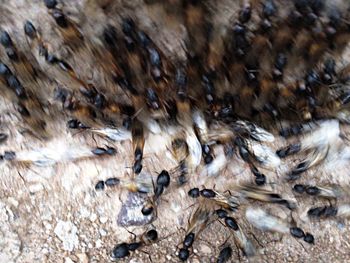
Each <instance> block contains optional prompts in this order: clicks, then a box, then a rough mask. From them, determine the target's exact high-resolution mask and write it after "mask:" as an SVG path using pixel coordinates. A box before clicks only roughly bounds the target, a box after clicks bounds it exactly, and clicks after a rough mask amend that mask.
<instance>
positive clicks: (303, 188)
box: [293, 184, 345, 199]
mask: <svg viewBox="0 0 350 263" xmlns="http://www.w3.org/2000/svg"><path fill="white" fill-rule="evenodd" d="M293 190H294V191H295V192H296V193H298V194H303V193H305V194H308V195H311V196H316V197H323V198H327V199H338V198H340V197H342V196H344V195H345V193H344V191H343V190H342V189H341V188H340V187H339V186H337V185H330V186H310V185H303V184H296V185H294V186H293Z"/></svg>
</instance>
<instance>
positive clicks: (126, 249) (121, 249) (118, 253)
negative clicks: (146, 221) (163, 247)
mask: <svg viewBox="0 0 350 263" xmlns="http://www.w3.org/2000/svg"><path fill="white" fill-rule="evenodd" d="M157 240H158V232H157V231H156V230H155V229H151V230H148V231H146V232H145V233H143V234H142V235H141V237H140V238H139V241H137V242H132V243H120V244H117V245H116V246H115V247H114V248H113V250H112V252H111V255H110V258H111V260H112V261H116V260H119V259H122V258H126V257H128V256H130V252H132V251H135V250H137V249H140V248H142V247H145V246H149V245H151V244H153V243H155V242H156V241H157Z"/></svg>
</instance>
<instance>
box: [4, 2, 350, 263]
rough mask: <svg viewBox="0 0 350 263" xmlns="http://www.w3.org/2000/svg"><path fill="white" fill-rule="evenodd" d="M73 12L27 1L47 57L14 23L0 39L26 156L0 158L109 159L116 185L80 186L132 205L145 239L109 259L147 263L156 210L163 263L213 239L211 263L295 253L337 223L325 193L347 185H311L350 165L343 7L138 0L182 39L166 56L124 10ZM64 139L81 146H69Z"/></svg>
mask: <svg viewBox="0 0 350 263" xmlns="http://www.w3.org/2000/svg"><path fill="white" fill-rule="evenodd" d="M81 2H82V4H81V6H79V7H78V9H79V11H81V13H82V14H81V17H80V19H75V18H74V16H73V15H72V14H71V12H69V10H70V5H71V4H70V3H69V1H56V0H43V1H42V3H41V4H42V5H43V6H44V7H45V12H46V15H47V16H48V18H49V19H50V21H51V22H52V26H53V27H54V28H55V33H56V35H57V38H58V39H59V41H60V42H59V43H61V45H62V48H61V49H60V48H57V47H54V46H55V43H54V41H53V40H52V39H51V38H50V36H48V35H47V31H46V30H43V25H40V23H39V20H34V19H33V20H29V19H28V20H25V21H24V22H23V27H22V28H21V29H20V30H21V33H18V34H21V35H22V38H24V39H25V46H22V44H21V41H19V40H18V39H19V38H17V36H16V32H20V31H19V29H16V30H7V29H6V30H5V29H4V30H3V29H2V30H1V32H0V44H1V46H0V54H1V57H0V92H1V96H2V98H3V99H4V100H5V101H7V102H9V103H11V104H13V105H14V108H15V113H14V115H15V116H18V117H19V119H20V120H22V121H21V125H23V127H21V129H20V132H21V133H22V134H24V135H25V136H27V137H28V138H30V139H28V140H33V141H34V140H39V142H40V143H41V146H40V147H34V148H32V147H27V146H26V145H24V146H23V147H20V148H16V147H12V146H13V145H11V144H7V139H8V135H7V133H6V132H5V131H4V132H3V131H2V130H1V133H0V144H1V147H3V145H5V146H6V147H8V148H6V149H5V148H4V149H3V148H1V151H2V152H0V154H1V155H0V160H1V162H3V163H4V165H8V166H15V167H16V166H19V165H21V166H24V169H30V167H31V166H38V167H47V166H58V165H61V164H67V163H74V164H75V163H79V162H92V161H96V162H97V161H99V162H103V164H104V165H105V164H107V163H108V164H110V163H113V162H114V163H115V162H116V160H117V158H118V160H120V159H121V160H122V161H124V163H120V164H119V163H118V165H119V166H120V167H123V166H125V167H124V168H125V169H124V168H123V169H124V170H125V173H122V174H120V172H119V171H118V173H119V174H114V172H113V175H109V177H107V176H105V177H103V176H101V177H99V178H94V182H92V183H91V187H90V189H91V190H92V191H93V192H94V194H95V197H96V198H101V196H103V193H106V195H108V193H110V192H112V191H113V192H116V191H117V192H118V193H122V194H123V193H128V194H129V196H133V195H134V196H136V195H137V196H141V197H140V198H141V199H140V200H141V201H140V202H141V206H140V207H139V208H138V209H137V212H135V215H133V216H134V217H135V218H137V217H140V218H143V219H144V218H146V219H147V220H146V219H145V221H142V222H144V224H146V225H148V226H146V227H147V230H146V231H144V232H143V234H141V235H139V237H135V240H133V241H132V242H131V241H130V239H128V240H126V239H125V238H121V240H118V241H117V244H116V245H115V246H114V247H113V246H110V254H109V255H108V256H109V258H110V259H111V260H113V261H117V260H121V259H124V258H128V259H130V258H131V257H133V256H135V254H136V252H135V251H136V250H138V251H144V252H145V253H147V254H148V255H149V258H150V260H151V261H152V252H150V250H149V249H148V247H150V246H152V245H154V244H155V243H157V242H160V241H161V240H163V239H166V238H167V234H169V233H166V234H165V233H162V232H161V231H160V230H157V231H156V230H155V229H154V225H153V224H159V225H160V226H164V227H166V226H165V225H166V220H163V219H162V218H163V216H164V214H162V213H161V212H164V210H165V209H169V211H170V210H171V209H173V210H174V211H175V213H174V212H173V213H171V212H169V215H174V216H175V217H177V218H176V219H174V221H176V220H178V219H179V220H178V221H177V222H181V223H178V225H179V230H178V231H177V232H176V234H177V236H178V240H179V242H178V244H177V245H176V252H174V255H173V256H175V257H174V258H176V259H177V260H180V261H187V260H191V258H192V257H199V258H200V257H201V255H200V254H198V253H197V252H196V249H195V246H196V243H199V242H200V240H201V237H203V236H204V237H207V236H209V235H210V234H209V233H212V232H213V231H211V232H210V229H211V228H212V225H213V226H214V227H215V226H216V227H217V228H220V229H221V230H220V231H223V232H224V233H225V236H224V239H225V242H223V243H221V245H220V247H219V250H218V253H217V254H216V255H213V258H215V260H216V261H217V262H228V261H230V260H231V258H232V257H233V255H234V253H236V254H237V255H238V257H239V260H240V259H241V257H242V258H247V259H248V260H252V261H256V262H259V261H261V257H262V248H261V247H262V245H261V244H260V242H259V240H258V239H257V238H256V237H255V234H254V233H261V232H264V233H265V232H266V233H270V232H272V233H275V234H277V235H280V236H282V237H289V238H291V239H292V240H293V242H299V241H302V242H300V244H302V246H310V245H314V244H317V236H316V235H315V234H314V233H312V231H311V230H308V226H307V224H306V223H305V222H308V223H309V224H312V223H313V222H315V221H317V220H319V219H324V220H329V219H334V220H335V219H339V218H342V219H344V218H347V217H349V215H350V207H349V202H350V199H349V197H350V196H349V194H348V190H347V189H348V187H347V186H346V185H343V184H340V183H339V181H341V182H344V181H346V180H345V179H344V178H341V179H344V180H337V182H338V184H335V183H333V182H331V183H328V182H327V183H323V182H321V181H322V180H320V176H318V173H321V172H316V173H315V172H314V173H312V172H310V171H315V170H317V169H319V170H318V171H323V172H325V173H331V172H332V171H333V170H335V169H336V168H338V167H344V166H345V164H346V163H347V162H348V160H349V158H350V148H349V146H348V145H347V140H348V138H347V134H346V132H343V130H344V129H346V127H347V125H349V123H350V109H349V103H350V86H349V83H350V64H345V65H344V62H343V59H342V57H343V56H344V57H345V55H344V54H345V52H347V51H346V50H347V45H348V43H349V40H350V13H349V10H350V5H349V4H348V3H347V2H346V1H344V3H342V1H337V3H333V2H332V1H328V0H310V1H306V0H305V1H304V0H293V1H283V0H242V1H236V2H237V3H231V5H232V12H231V14H230V16H229V18H228V19H226V20H225V19H224V18H222V19H220V17H219V16H220V15H218V13H219V14H221V13H220V11H219V7H217V6H213V5H214V4H213V3H212V2H211V1H209V0H208V1H206V0H205V1H197V0H166V1H156V0H155V1H144V2H145V3H144V4H145V6H146V7H147V10H149V13H150V14H152V13H153V12H154V10H156V12H155V13H160V14H162V15H159V16H162V20H161V21H163V22H164V24H162V25H161V27H164V28H165V30H169V32H172V31H171V30H174V28H181V29H182V31H185V34H183V35H182V36H181V41H180V43H181V44H179V49H178V50H176V51H175V52H173V53H177V52H178V54H175V55H173V54H172V51H171V50H170V51H169V50H167V49H166V48H165V47H164V43H163V42H164V41H165V40H164V41H163V39H158V36H157V35H155V34H154V31H152V30H150V29H149V26H148V27H147V25H145V23H144V22H142V18H140V17H138V15H136V14H134V13H135V12H134V10H131V11H132V12H130V10H129V9H128V8H127V9H126V10H124V9H120V10H123V11H120V12H118V11H119V8H121V6H119V5H121V4H120V3H114V1H110V0H87V1H81ZM218 2H221V1H218ZM233 2H235V1H233ZM338 2H339V3H338ZM131 6H132V4H131ZM218 6H219V5H218ZM132 8H134V7H132ZM152 10H153V11H152ZM114 11H115V12H114ZM115 13H117V15H115ZM149 19H150V20H152V15H150V18H149ZM79 20H80V21H79ZM95 21H99V22H98V23H97V22H96V23H95ZM223 21H224V22H223ZM92 24H94V25H92ZM91 28H92V29H93V30H91ZM91 31H93V33H91ZM45 32H46V33H45ZM159 38H162V35H160V37H159ZM175 38H176V37H175V36H174V39H175ZM177 38H179V37H177ZM174 42H175V41H174ZM174 45H175V44H174ZM165 46H166V45H165ZM170 46H171V45H170ZM180 53H182V55H180ZM83 59H86V64H85V61H84V63H82V60H83ZM89 63H90V64H91V65H89ZM84 67H89V69H90V68H92V69H93V70H92V71H93V73H92V74H91V75H92V77H91V76H90V75H89V74H87V73H86V71H87V70H84ZM46 87H47V88H46ZM57 121H58V122H59V123H60V124H63V125H61V126H60V129H55V128H53V127H54V125H53V124H54V123H55V122H57ZM62 127H63V128H62ZM344 127H345V128H344ZM24 131H25V132H27V133H24ZM60 132H61V133H60ZM64 136H69V139H72V138H73V137H74V138H79V140H80V141H79V143H77V144H74V145H68V144H67V143H66V141H65V139H64ZM86 137H91V138H93V140H95V137H96V138H97V140H98V141H99V142H101V141H102V142H103V141H105V143H104V144H100V143H95V144H94V145H89V144H87V143H86V141H87V140H86ZM67 138H68V137H67ZM82 142H83V143H82ZM95 142H96V140H95ZM125 149H127V151H126V150H125ZM155 156H156V157H155ZM154 160H157V161H154ZM107 166H108V165H106V166H105V167H103V170H108V167H107ZM95 179H96V180H95ZM97 193H100V194H101V195H99V194H97ZM185 193H187V195H186V194H185ZM310 199H311V200H312V204H311V205H310V203H308V202H309V201H310ZM189 200H190V201H189ZM304 200H308V201H307V203H308V207H307V209H305V204H304ZM318 201H320V202H323V203H317V204H315V202H318ZM326 201H327V202H326ZM310 202H311V201H310ZM122 203H127V202H126V201H125V202H123V201H122ZM190 203H191V204H190ZM184 204H190V205H188V206H185V205H184ZM123 205H125V204H123ZM126 209H127V207H126ZM300 210H304V211H305V212H304V214H302V213H300ZM186 211H188V212H186ZM276 211H277V212H276ZM186 213H187V214H186ZM281 215H285V216H284V217H283V216H281ZM186 216H188V220H187V222H188V223H187V224H186V223H184V222H186ZM159 222H160V223H159ZM150 224H152V229H150V226H149V225H150ZM168 227H169V228H171V229H172V230H175V227H173V226H168ZM180 228H181V229H184V230H185V232H184V233H183V231H181V230H180ZM157 229H158V228H157ZM171 232H173V231H171ZM262 238H264V237H262ZM214 239H215V238H214ZM281 242H283V241H281ZM235 248H236V249H235ZM213 258H211V261H212V260H213ZM128 259H127V260H128Z"/></svg>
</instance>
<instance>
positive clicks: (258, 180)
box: [250, 165, 266, 185]
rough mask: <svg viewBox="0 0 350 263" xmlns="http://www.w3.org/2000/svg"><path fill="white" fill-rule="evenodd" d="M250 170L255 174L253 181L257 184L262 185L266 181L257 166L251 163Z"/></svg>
mask: <svg viewBox="0 0 350 263" xmlns="http://www.w3.org/2000/svg"><path fill="white" fill-rule="evenodd" d="M250 170H251V171H252V173H253V174H254V176H255V183H256V184H257V185H264V184H265V183H266V176H265V175H264V174H262V173H261V172H260V171H259V170H258V168H256V167H255V166H254V165H251V167H250Z"/></svg>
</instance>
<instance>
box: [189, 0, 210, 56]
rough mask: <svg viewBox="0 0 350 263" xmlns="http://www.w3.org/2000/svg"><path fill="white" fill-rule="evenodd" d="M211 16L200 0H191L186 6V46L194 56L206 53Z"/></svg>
mask: <svg viewBox="0 0 350 263" xmlns="http://www.w3.org/2000/svg"><path fill="white" fill-rule="evenodd" d="M209 17H210V14H209V12H208V11H207V9H206V7H205V5H204V4H203V3H201V2H200V1H189V2H186V3H185V6H184V18H185V26H186V29H187V32H188V40H187V41H186V48H187V50H189V53H190V54H191V56H192V57H197V58H200V57H201V56H202V54H206V50H207V38H208V32H209V28H210V23H209V21H208V18H209Z"/></svg>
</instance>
